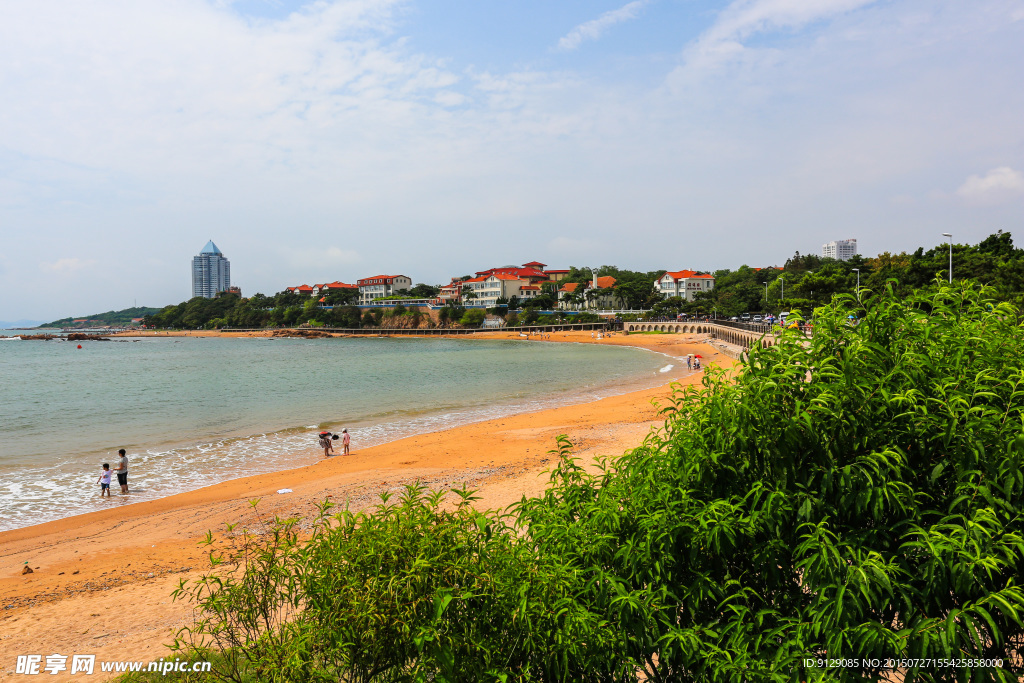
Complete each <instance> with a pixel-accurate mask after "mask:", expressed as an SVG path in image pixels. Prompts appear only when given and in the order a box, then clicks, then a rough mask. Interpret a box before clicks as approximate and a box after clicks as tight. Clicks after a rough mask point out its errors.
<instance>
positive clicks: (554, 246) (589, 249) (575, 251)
mask: <svg viewBox="0 0 1024 683" xmlns="http://www.w3.org/2000/svg"><path fill="white" fill-rule="evenodd" d="M547 247H548V249H549V250H550V251H551V252H553V253H555V254H557V255H563V254H570V255H573V256H577V257H578V256H580V255H585V254H591V253H594V252H595V251H597V250H598V247H599V245H598V244H596V243H595V242H594V241H593V240H587V239H579V238H575V237H556V238H554V239H553V240H550V241H549V242H548V244H547Z"/></svg>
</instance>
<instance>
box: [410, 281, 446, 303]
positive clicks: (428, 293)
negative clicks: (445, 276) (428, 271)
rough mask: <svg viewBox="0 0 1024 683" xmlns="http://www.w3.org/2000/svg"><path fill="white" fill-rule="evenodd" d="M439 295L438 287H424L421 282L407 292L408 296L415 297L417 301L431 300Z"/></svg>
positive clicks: (439, 289)
mask: <svg viewBox="0 0 1024 683" xmlns="http://www.w3.org/2000/svg"><path fill="white" fill-rule="evenodd" d="M440 293H441V288H440V287H434V286H432V285H425V284H423V283H422V282H421V283H419V284H418V285H416V286H415V287H413V288H412V289H410V290H409V296H413V297H416V298H417V299H433V298H434V297H436V296H437V295H438V294H440Z"/></svg>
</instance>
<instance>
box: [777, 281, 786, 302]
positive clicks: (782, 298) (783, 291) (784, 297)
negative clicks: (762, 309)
mask: <svg viewBox="0 0 1024 683" xmlns="http://www.w3.org/2000/svg"><path fill="white" fill-rule="evenodd" d="M779 282H781V283H782V296H781V297H780V300H781V301H785V300H786V279H785V278H784V277H782V276H781V275H780V276H779Z"/></svg>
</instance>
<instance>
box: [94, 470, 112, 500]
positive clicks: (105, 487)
mask: <svg viewBox="0 0 1024 683" xmlns="http://www.w3.org/2000/svg"><path fill="white" fill-rule="evenodd" d="M111 474H112V473H111V471H110V463H109V462H105V463H103V471H102V472H100V478H99V479H97V480H96V483H98V484H99V485H100V498H102V497H103V494H104V493H106V494H107V498H110V475H111Z"/></svg>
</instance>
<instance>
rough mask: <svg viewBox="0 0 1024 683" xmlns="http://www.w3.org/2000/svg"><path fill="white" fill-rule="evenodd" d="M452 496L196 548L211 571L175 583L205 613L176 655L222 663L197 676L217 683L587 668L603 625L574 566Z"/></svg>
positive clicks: (271, 528)
mask: <svg viewBox="0 0 1024 683" xmlns="http://www.w3.org/2000/svg"><path fill="white" fill-rule="evenodd" d="M454 493H455V494H457V504H456V505H455V507H454V509H453V510H451V511H446V510H444V509H443V508H442V506H441V502H442V500H443V498H444V496H445V494H444V493H442V492H435V493H432V494H428V493H427V492H426V491H425V490H424V489H423V488H422V487H419V486H409V487H407V488H406V490H405V493H404V495H403V496H402V497H401V499H400V500H399V501H398V502H397V503H392V502H391V500H390V498H389V497H388V496H387V495H385V496H384V501H383V502H382V503H381V505H380V506H378V507H377V508H376V509H375V510H373V512H372V513H371V514H362V513H359V514H354V513H352V512H350V511H348V510H342V511H341V512H340V513H338V514H334V515H332V514H331V512H332V506H331V504H329V503H324V504H323V505H322V507H321V514H320V516H319V517H318V518H317V519H316V520H315V522H314V524H313V528H312V537H311V538H310V539H309V541H308V542H307V543H305V544H300V543H299V533H298V526H297V520H295V519H289V520H275V521H274V522H273V523H271V524H269V525H268V527H267V528H266V529H262V530H260V532H261V533H257V534H251V533H249V532H244V533H243V534H242V536H241V540H240V541H239V542H235V543H232V542H231V541H216V540H214V538H213V537H212V536H210V537H208V539H207V544H208V545H209V546H210V547H211V558H212V560H213V563H214V565H215V566H220V567H222V571H221V573H220V575H219V576H216V577H215V576H213V575H209V576H204V577H203V578H201V579H199V580H197V581H195V582H193V583H187V582H185V581H184V580H183V581H182V583H181V584H180V587H179V589H178V590H177V591H176V597H177V598H190V599H192V600H194V601H196V602H197V604H199V605H200V606H201V607H202V615H203V616H202V618H201V619H200V620H199V621H198V622H197V623H196V624H195V625H194V626H192V627H189V628H185V629H182V630H181V632H180V633H179V637H178V639H177V640H176V643H175V648H176V650H177V651H178V652H179V653H181V654H187V655H189V656H190V658H194V657H195V656H196V654H197V653H198V654H199V655H202V653H204V652H206V651H207V650H208V649H209V648H213V649H215V650H218V651H220V652H221V653H225V655H226V656H221V657H218V658H216V659H215V661H214V665H215V666H214V669H215V670H214V673H213V674H212V675H210V674H203V675H202V676H203V677H202V678H201V679H200V678H197V679H196V680H209V679H210V678H213V679H214V680H224V681H228V680H239V681H241V680H259V681H397V680H407V681H510V680H548V679H555V678H560V677H561V675H562V672H564V671H567V670H568V671H571V672H574V673H578V672H579V670H578V669H576V668H575V667H576V666H578V665H583V666H587V665H590V664H591V663H595V664H596V663H598V662H599V661H600V659H602V658H603V656H604V655H603V653H604V643H605V641H607V640H610V638H611V634H610V630H609V625H608V624H602V623H599V622H597V621H595V617H594V615H593V614H591V613H589V612H587V611H586V610H585V609H582V608H581V607H580V606H579V605H577V604H576V601H575V600H574V596H573V594H572V593H571V591H570V589H572V588H574V587H575V578H574V571H573V570H572V568H569V567H565V566H560V565H558V564H557V563H554V562H551V561H549V559H548V558H545V557H544V556H539V555H536V554H535V553H533V552H532V550H531V548H530V547H529V545H528V544H524V543H520V542H519V541H518V537H517V536H516V534H515V533H514V530H512V529H510V528H509V527H508V526H507V525H506V521H505V520H506V518H504V517H502V516H500V515H497V514H493V513H492V514H485V513H482V512H478V511H476V510H474V509H473V507H472V506H471V505H470V503H471V502H472V501H473V500H475V499H474V498H473V496H472V492H470V491H467V490H459V491H455V492H454ZM241 569H244V571H239V570H241ZM300 606H301V609H300ZM570 662H571V663H572V664H571V665H570V664H568V663H570ZM577 663H579V664H577ZM567 666H570V667H571V668H569V669H567V668H566V667H567ZM184 680H189V678H188V676H186V677H184Z"/></svg>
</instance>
